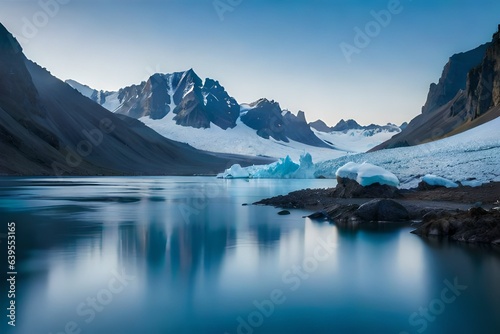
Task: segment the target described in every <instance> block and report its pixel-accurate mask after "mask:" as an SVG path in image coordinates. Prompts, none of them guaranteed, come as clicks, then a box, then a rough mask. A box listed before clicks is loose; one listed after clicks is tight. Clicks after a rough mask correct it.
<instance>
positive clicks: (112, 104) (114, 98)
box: [102, 92, 122, 112]
mask: <svg viewBox="0 0 500 334" xmlns="http://www.w3.org/2000/svg"><path fill="white" fill-rule="evenodd" d="M118 95H119V94H118V92H115V93H112V94H110V95H108V96H106V101H105V102H104V104H103V105H102V106H103V107H104V108H106V109H108V110H109V111H111V112H115V111H116V110H117V109H118V108H120V107H121V105H122V103H121V102H120V100H119V99H118Z"/></svg>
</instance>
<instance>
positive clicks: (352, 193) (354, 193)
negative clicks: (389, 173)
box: [330, 177, 400, 198]
mask: <svg viewBox="0 0 500 334" xmlns="http://www.w3.org/2000/svg"><path fill="white" fill-rule="evenodd" d="M330 196H331V197H335V198H398V197H400V193H399V190H398V188H396V187H393V186H388V185H381V184H379V183H375V184H372V185H369V186H367V187H363V186H361V185H360V184H359V183H358V182H356V181H354V180H351V179H348V178H340V177H337V186H336V187H335V189H334V190H333V191H332V192H331V194H330Z"/></svg>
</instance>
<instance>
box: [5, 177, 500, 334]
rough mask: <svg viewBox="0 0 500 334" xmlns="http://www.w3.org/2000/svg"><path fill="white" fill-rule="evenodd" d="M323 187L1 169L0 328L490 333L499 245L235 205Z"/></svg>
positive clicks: (496, 306)
mask: <svg viewBox="0 0 500 334" xmlns="http://www.w3.org/2000/svg"><path fill="white" fill-rule="evenodd" d="M333 182H334V181H332V180H217V179H215V178H210V177H184V178H182V177H103V178H61V179H57V178H2V179H0V223H1V225H0V233H2V235H0V241H1V243H0V247H1V249H2V252H1V257H2V260H1V261H2V262H1V264H2V267H1V275H2V282H5V281H6V278H5V275H6V273H7V271H8V270H7V263H6V257H7V250H6V245H7V239H6V234H7V232H8V229H7V224H8V223H9V222H14V223H15V233H16V270H17V276H16V284H15V292H16V293H15V294H16V296H15V305H16V327H15V328H12V327H11V326H8V325H7V321H9V319H8V318H7V317H6V315H7V314H8V313H7V312H9V311H7V310H6V309H7V307H9V304H8V303H9V301H10V300H11V299H8V297H7V292H8V289H9V286H8V285H7V284H2V291H1V292H0V295H1V296H2V297H0V300H1V301H2V307H1V309H2V310H4V311H3V314H1V319H2V323H1V325H0V329H1V332H2V333H5V332H9V333H28V334H32V333H44V334H48V333H52V334H56V333H57V334H59V333H111V334H113V333H219V334H224V333H229V334H233V333H245V334H250V333H394V334H401V333H424V332H425V333H499V332H500V284H499V281H500V252H499V248H493V247H489V246H471V245H464V244H458V243H453V242H447V241H446V240H438V239H432V240H425V239H421V238H420V237H418V236H415V235H413V234H411V233H410V231H411V230H412V227H411V226H409V225H408V224H384V225H380V226H367V227H365V228H360V229H346V228H338V227H337V226H335V225H334V224H329V223H328V222H324V221H313V220H310V219H308V218H303V216H304V215H306V214H308V212H305V211H300V210H297V211H293V210H292V212H291V214H290V215H287V216H280V215H278V214H277V213H278V212H279V211H280V210H279V209H276V208H272V207H262V206H252V205H243V204H249V203H253V202H256V201H258V200H260V199H262V198H266V197H271V196H275V195H280V194H286V193H288V192H290V191H293V190H299V189H303V188H325V187H331V186H334V183H333ZM7 278H8V277H7Z"/></svg>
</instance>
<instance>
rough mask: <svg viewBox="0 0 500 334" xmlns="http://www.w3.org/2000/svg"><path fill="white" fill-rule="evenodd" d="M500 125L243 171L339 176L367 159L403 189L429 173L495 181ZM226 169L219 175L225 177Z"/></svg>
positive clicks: (499, 176) (499, 173) (475, 182)
mask: <svg viewBox="0 0 500 334" xmlns="http://www.w3.org/2000/svg"><path fill="white" fill-rule="evenodd" d="M498 128H500V117H498V118H496V119H494V120H492V121H490V122H488V123H485V124H483V125H480V126H478V127H476V128H474V129H471V130H469V131H466V132H463V133H461V134H458V135H455V136H452V137H448V138H446V139H442V140H438V141H435V142H431V143H427V144H422V145H418V146H412V147H401V148H395V149H387V150H382V151H376V152H370V153H361V154H350V155H347V156H343V157H340V158H337V159H333V160H328V161H323V162H320V163H316V164H313V162H312V157H311V155H310V154H304V155H303V156H302V157H301V159H300V164H297V163H294V162H293V161H292V159H291V158H290V157H286V158H283V159H280V160H279V161H278V162H275V163H273V164H271V165H267V166H252V167H248V168H244V170H245V171H246V172H247V173H248V176H247V177H249V178H319V177H324V178H331V179H334V178H336V176H337V175H336V174H337V171H338V170H339V168H341V167H343V166H344V165H346V164H347V163H349V162H354V163H357V164H362V163H364V162H368V163H370V164H373V165H375V166H379V167H381V168H383V169H384V170H386V171H388V172H390V173H392V174H394V175H395V176H396V177H397V178H398V179H399V182H400V184H401V185H400V188H406V189H408V188H414V187H417V185H418V183H419V182H420V181H421V180H422V177H423V176H424V175H427V174H432V175H439V176H440V177H442V178H445V179H448V180H454V181H455V182H460V183H461V184H462V185H466V186H479V185H481V184H483V183H487V182H490V181H497V182H500V131H498ZM226 172H227V171H226ZM226 172H225V173H222V174H221V175H220V177H225V176H224V174H227V173H226ZM242 175H244V174H242ZM226 176H227V175H226ZM471 180H472V181H471Z"/></svg>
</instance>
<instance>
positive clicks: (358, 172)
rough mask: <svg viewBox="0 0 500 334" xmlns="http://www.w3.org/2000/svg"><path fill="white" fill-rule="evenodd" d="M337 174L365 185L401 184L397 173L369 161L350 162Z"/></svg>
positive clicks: (395, 185) (394, 185) (396, 185)
mask: <svg viewBox="0 0 500 334" xmlns="http://www.w3.org/2000/svg"><path fill="white" fill-rule="evenodd" d="M335 175H336V176H337V177H341V178H347V179H351V180H354V181H356V182H358V183H359V184H360V185H361V186H363V187H366V186H369V185H372V184H375V183H379V184H381V185H388V186H393V187H398V186H399V179H398V178H397V176H396V175H394V174H393V173H391V172H389V171H387V170H385V169H384V168H382V167H379V166H375V165H372V164H370V163H367V162H363V163H362V164H358V163H355V162H348V163H346V164H345V165H344V166H342V167H340V168H339V169H338V170H337V172H336V173H335Z"/></svg>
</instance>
